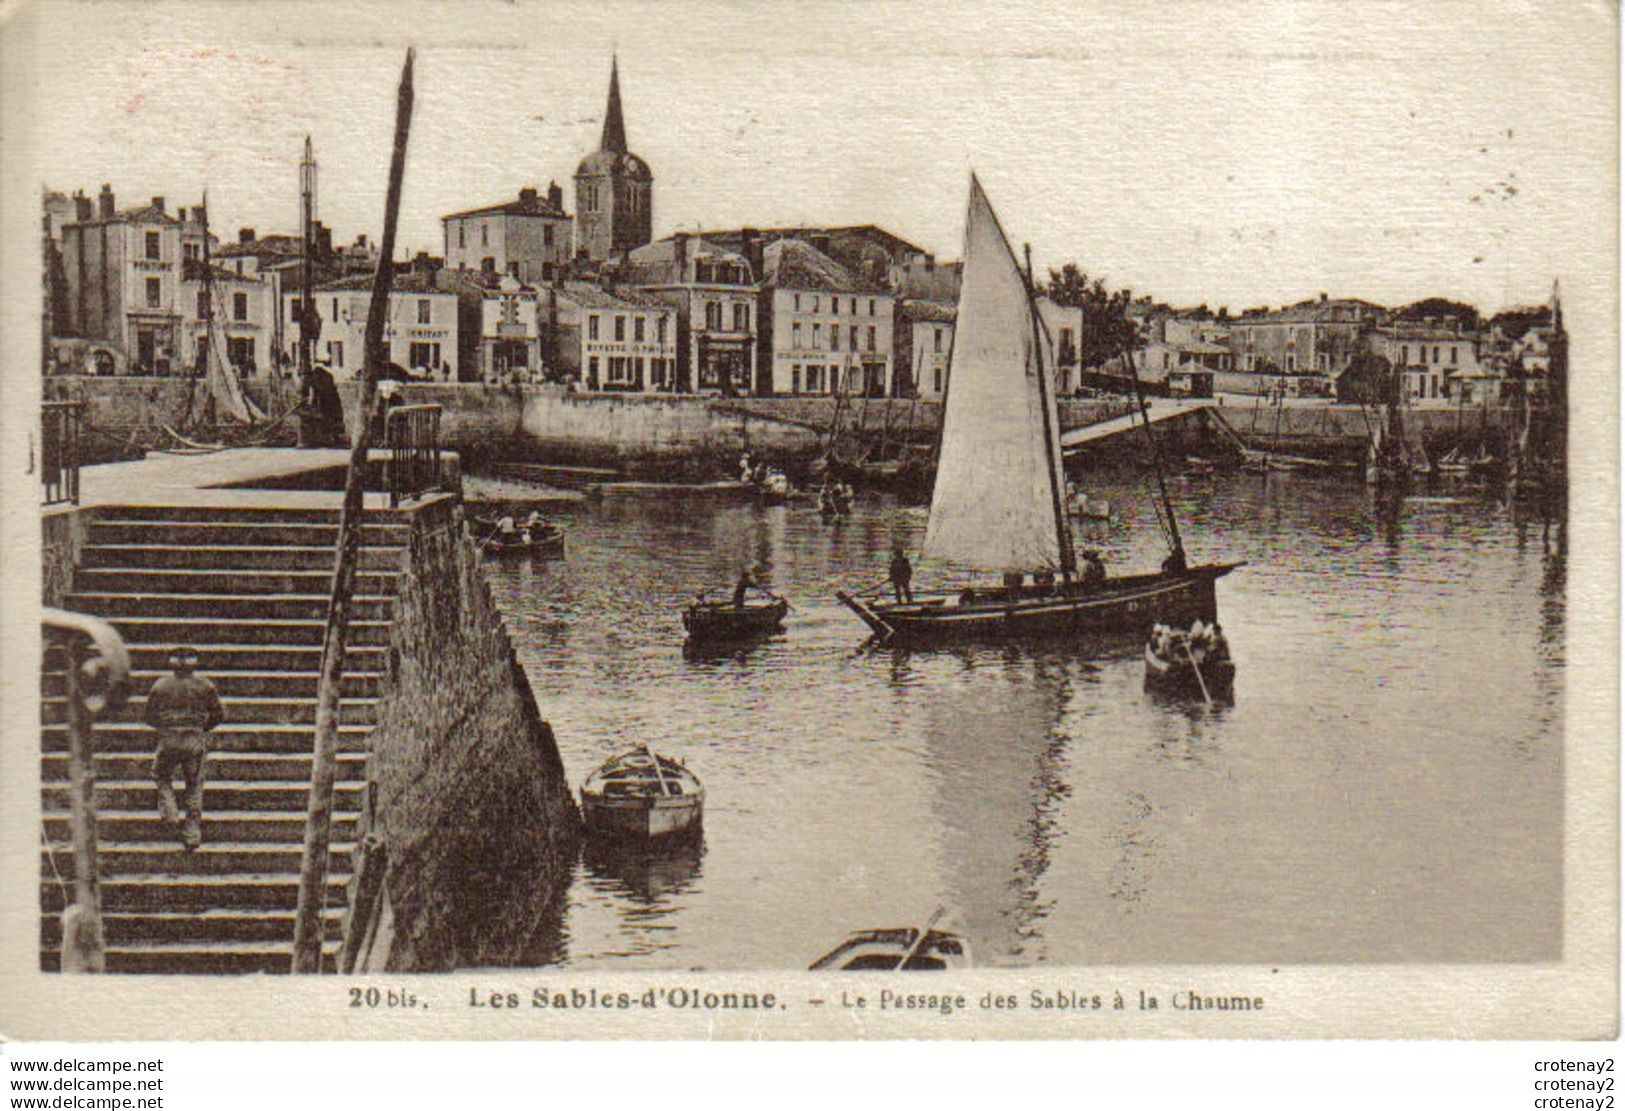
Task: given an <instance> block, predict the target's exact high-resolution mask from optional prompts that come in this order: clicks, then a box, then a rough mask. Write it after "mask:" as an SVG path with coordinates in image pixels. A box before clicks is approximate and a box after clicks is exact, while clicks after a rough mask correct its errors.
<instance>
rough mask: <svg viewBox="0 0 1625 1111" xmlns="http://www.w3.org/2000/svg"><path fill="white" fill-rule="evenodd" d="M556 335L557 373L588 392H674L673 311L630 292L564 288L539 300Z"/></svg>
mask: <svg viewBox="0 0 1625 1111" xmlns="http://www.w3.org/2000/svg"><path fill="white" fill-rule="evenodd" d="M540 303H541V313H542V315H543V318H544V320H545V321H546V323H545V324H544V327H547V328H549V329H550V330H554V331H555V334H556V335H557V337H558V338H557V340H556V348H557V360H558V369H559V371H560V372H562V373H563V374H572V375H575V377H576V378H577V379H578V380H579V381H580V382H581V383H583V384H584V385H585V387H586V388H587V389H589V390H607V391H625V392H640V393H670V392H673V391H675V390H676V388H677V319H678V314H677V309H676V308H675V307H674V306H672V305H670V304H668V303H667V302H665V301H662V300H660V299H659V298H657V297H654V296H651V295H649V294H646V293H640V292H638V291H637V290H633V289H624V288H621V289H605V288H603V287H601V286H598V285H595V284H594V283H592V282H564V283H562V284H561V285H559V286H557V287H555V288H552V289H548V290H545V291H543V292H542V293H541V295H540Z"/></svg>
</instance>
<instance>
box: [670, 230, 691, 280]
mask: <svg viewBox="0 0 1625 1111" xmlns="http://www.w3.org/2000/svg"><path fill="white" fill-rule="evenodd" d="M671 260H672V263H673V265H674V267H675V269H676V271H677V280H678V281H680V282H681V281H686V280H687V277H686V275H687V273H688V232H686V231H680V232H678V233H677V234H676V235H674V236H672V237H671Z"/></svg>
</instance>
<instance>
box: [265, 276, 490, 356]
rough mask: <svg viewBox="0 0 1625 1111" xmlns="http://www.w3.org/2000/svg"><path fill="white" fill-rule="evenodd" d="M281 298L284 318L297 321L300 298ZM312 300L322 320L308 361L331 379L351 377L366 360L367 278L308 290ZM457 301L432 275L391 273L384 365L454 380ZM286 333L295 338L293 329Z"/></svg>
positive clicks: (286, 294)
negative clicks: (327, 370)
mask: <svg viewBox="0 0 1625 1111" xmlns="http://www.w3.org/2000/svg"><path fill="white" fill-rule="evenodd" d="M282 297H283V303H284V305H285V307H286V310H287V319H289V320H295V321H296V320H298V319H300V312H299V294H298V293H297V292H287V291H284V292H283V295H282ZM311 298H312V300H313V301H314V302H315V309H316V315H317V318H318V319H319V320H320V321H321V332H320V333H319V335H318V337H317V341H316V346H315V350H314V352H313V354H312V358H313V359H314V360H315V361H317V362H324V363H326V364H327V365H328V366H329V367H330V368H331V369H332V371H333V377H335V378H338V379H341V380H342V379H344V378H353V377H355V376H356V375H357V374H359V373H360V372H361V366H362V361H363V359H364V358H365V343H366V330H367V309H368V306H369V304H370V303H371V300H372V277H371V276H370V275H366V274H357V275H354V276H352V277H348V278H341V279H340V280H338V281H335V282H327V283H324V284H322V285H319V286H317V287H316V288H315V289H313V290H312V291H311ZM457 300H458V298H457V294H456V293H455V292H450V291H447V290H444V289H442V288H440V287H439V286H438V285H437V284H436V282H435V280H434V276H433V275H427V274H416V273H406V274H396V275H395V281H394V287H393V289H392V290H391V291H390V295H389V315H388V316H387V317H386V319H385V323H384V345H385V348H386V350H387V361H388V362H391V363H395V364H397V365H399V366H402V367H405V368H406V369H407V370H409V371H412V372H413V373H414V374H420V375H423V374H427V375H430V376H432V377H434V378H436V379H445V378H447V377H450V378H452V379H455V378H456V377H457V370H458V362H459V358H458V354H459V348H458V340H459V335H458V311H457ZM289 331H290V332H291V334H292V335H293V336H295V337H297V335H298V328H292V329H290V330H289ZM290 354H293V353H292V352H290Z"/></svg>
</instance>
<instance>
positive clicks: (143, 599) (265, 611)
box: [63, 590, 395, 621]
mask: <svg viewBox="0 0 1625 1111" xmlns="http://www.w3.org/2000/svg"><path fill="white" fill-rule="evenodd" d="M63 607H64V608H65V609H70V610H73V611H75V612H76V613H93V614H95V615H96V616H98V617H104V618H107V619H109V620H117V619H119V618H123V617H222V616H230V617H232V618H236V619H238V620H250V619H253V620H258V619H260V618H270V619H273V620H278V619H280V620H293V621H323V620H325V619H326V618H327V592H326V591H325V590H324V591H323V592H322V593H321V594H320V595H309V594H258V595H256V594H116V593H115V594H70V595H68V598H67V601H66V602H64V603H63ZM394 608H395V607H394V599H393V598H389V597H380V596H376V595H374V596H371V597H358V596H352V597H351V599H350V619H351V620H353V621H388V620H389V619H390V618H391V617H392V616H393V613H394Z"/></svg>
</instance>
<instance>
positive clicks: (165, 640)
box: [110, 616, 393, 647]
mask: <svg viewBox="0 0 1625 1111" xmlns="http://www.w3.org/2000/svg"><path fill="white" fill-rule="evenodd" d="M110 623H111V624H112V626H113V627H114V628H115V629H117V630H118V632H119V635H120V636H122V637H123V638H124V643H125V644H129V645H137V644H191V645H197V646H199V647H201V646H202V645H205V644H237V645H251V644H306V645H318V646H319V645H320V644H321V643H322V636H323V635H324V634H325V633H326V631H327V623H326V622H325V621H290V620H287V619H272V618H254V619H249V620H238V619H236V618H235V617H234V616H221V617H218V618H209V617H115V618H113V619H111V622H110ZM391 628H393V626H392V625H391V624H390V622H388V621H351V622H350V628H349V643H350V644H354V645H357V646H360V647H378V646H381V645H388V644H389V633H390V629H391Z"/></svg>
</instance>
